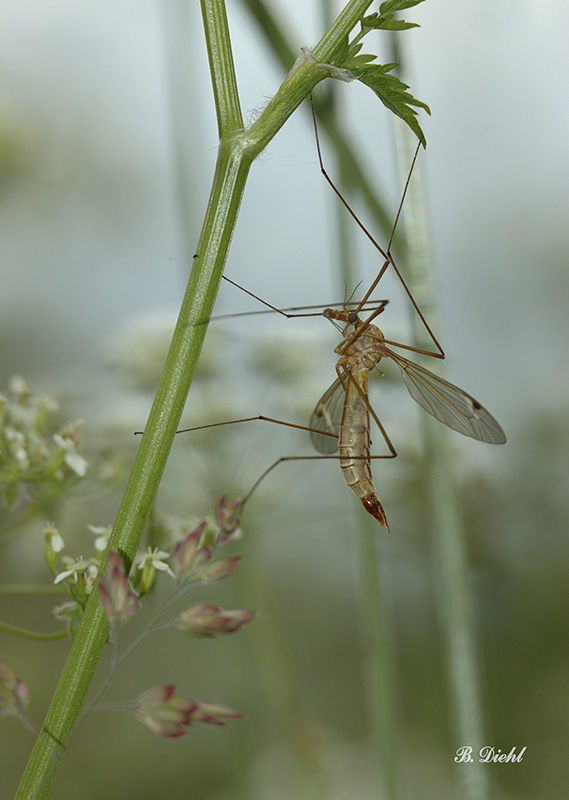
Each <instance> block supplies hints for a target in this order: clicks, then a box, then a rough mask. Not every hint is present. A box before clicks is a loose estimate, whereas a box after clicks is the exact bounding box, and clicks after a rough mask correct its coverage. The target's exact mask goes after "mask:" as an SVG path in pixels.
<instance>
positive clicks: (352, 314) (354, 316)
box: [348, 311, 358, 325]
mask: <svg viewBox="0 0 569 800" xmlns="http://www.w3.org/2000/svg"><path fill="white" fill-rule="evenodd" d="M357 321H358V315H357V314H356V312H355V311H350V313H349V314H348V322H349V324H350V325H355V324H356V322H357Z"/></svg>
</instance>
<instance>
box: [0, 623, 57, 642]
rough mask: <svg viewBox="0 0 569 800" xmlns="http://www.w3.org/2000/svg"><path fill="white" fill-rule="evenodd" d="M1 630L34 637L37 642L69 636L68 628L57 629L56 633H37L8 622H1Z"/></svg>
mask: <svg viewBox="0 0 569 800" xmlns="http://www.w3.org/2000/svg"><path fill="white" fill-rule="evenodd" d="M0 631H3V632H4V633H11V634H12V636H19V637H20V638H22V639H33V640H35V641H37V642H56V641H57V640H58V639H66V638H67V637H68V636H69V634H68V632H67V631H66V630H60V631H56V632H55V633H36V632H35V631H28V630H26V629H25V628H18V627H17V626H16V625H8V623H7V622H0Z"/></svg>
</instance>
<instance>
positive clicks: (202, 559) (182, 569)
mask: <svg viewBox="0 0 569 800" xmlns="http://www.w3.org/2000/svg"><path fill="white" fill-rule="evenodd" d="M206 528H207V520H205V519H204V520H202V522H200V523H199V525H197V526H196V527H195V528H194V529H193V530H192V531H190V533H188V535H187V536H186V537H185V538H184V539H181V540H180V541H179V542H178V543H177V544H176V546H175V547H174V552H173V553H172V559H171V563H172V572H173V573H174V575H175V576H176V578H177V579H178V580H187V579H188V578H190V577H192V575H194V574H195V572H196V570H197V569H199V568H200V567H201V566H202V565H203V564H206V563H207V562H208V561H209V560H210V558H211V555H212V549H211V547H200V546H199V545H200V541H201V539H202V536H203V534H204V531H205V529H206Z"/></svg>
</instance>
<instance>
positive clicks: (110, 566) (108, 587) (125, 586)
mask: <svg viewBox="0 0 569 800" xmlns="http://www.w3.org/2000/svg"><path fill="white" fill-rule="evenodd" d="M99 594H100V596H101V603H102V604H103V608H104V609H105V614H106V615H107V619H108V620H109V625H120V624H121V623H123V622H128V620H129V619H130V618H131V617H132V615H133V614H134V612H135V611H136V608H137V606H138V597H137V595H136V593H135V592H134V591H133V590H132V589H131V587H130V585H129V582H128V578H127V576H126V574H125V571H124V567H123V563H122V560H121V557H120V556H119V554H118V553H117V552H116V551H115V550H110V551H109V557H108V560H107V577H106V578H104V577H101V578H100V579H99Z"/></svg>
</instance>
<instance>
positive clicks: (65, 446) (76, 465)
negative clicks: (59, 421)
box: [53, 433, 88, 478]
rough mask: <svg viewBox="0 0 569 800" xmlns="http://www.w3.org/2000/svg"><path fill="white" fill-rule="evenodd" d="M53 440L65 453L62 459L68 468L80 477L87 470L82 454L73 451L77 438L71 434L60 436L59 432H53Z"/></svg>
mask: <svg viewBox="0 0 569 800" xmlns="http://www.w3.org/2000/svg"><path fill="white" fill-rule="evenodd" d="M53 441H54V442H55V444H56V445H57V447H59V449H60V450H63V452H64V453H65V456H64V460H65V463H66V464H67V466H68V467H69V469H70V470H72V471H73V472H74V473H75V474H76V475H79V477H80V478H82V477H83V476H84V475H85V473H86V472H87V467H88V464H87V462H86V461H85V459H84V458H83V456H80V455H79V453H76V452H75V448H76V446H77V440H76V439H75V438H73V437H72V436H62V435H61V434H60V433H54V434H53Z"/></svg>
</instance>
